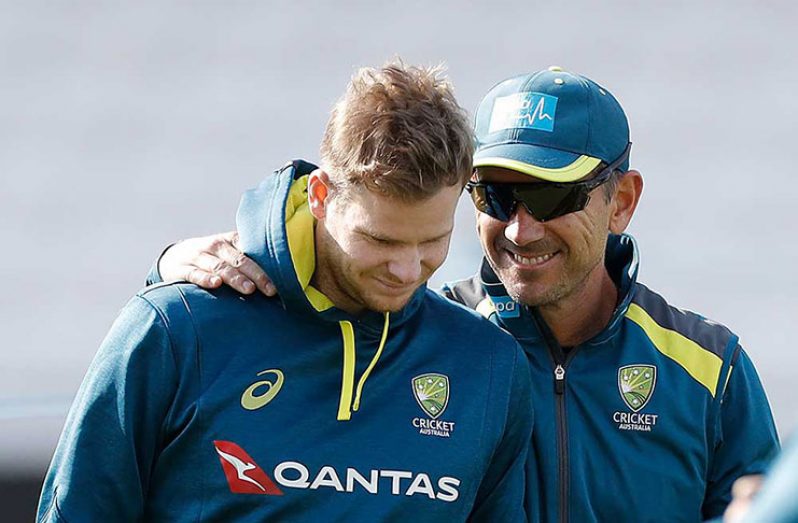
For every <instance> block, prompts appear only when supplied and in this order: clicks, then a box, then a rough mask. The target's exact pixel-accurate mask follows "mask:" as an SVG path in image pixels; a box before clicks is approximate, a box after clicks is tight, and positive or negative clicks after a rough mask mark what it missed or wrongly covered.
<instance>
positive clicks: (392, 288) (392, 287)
mask: <svg viewBox="0 0 798 523" xmlns="http://www.w3.org/2000/svg"><path fill="white" fill-rule="evenodd" d="M375 280H376V281H377V282H378V283H379V284H380V286H382V287H383V288H384V289H386V290H387V291H388V293H389V294H396V295H399V294H405V293H407V292H409V291H411V290H413V289H415V286H413V285H402V284H399V285H397V284H395V283H388V282H386V281H385V280H381V279H379V278H375Z"/></svg>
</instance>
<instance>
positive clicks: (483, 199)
mask: <svg viewBox="0 0 798 523" xmlns="http://www.w3.org/2000/svg"><path fill="white" fill-rule="evenodd" d="M469 192H470V193H471V200H472V201H473V202H474V206H475V207H476V208H477V210H478V211H480V212H484V213H485V214H487V215H488V216H491V217H493V218H496V219H497V220H501V221H503V222H506V221H508V220H509V219H510V216H511V215H512V213H513V208H514V207H515V201H514V199H513V194H512V189H511V188H510V187H504V186H498V185H474V186H472V187H471V188H470V189H469Z"/></svg>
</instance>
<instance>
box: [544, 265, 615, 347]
mask: <svg viewBox="0 0 798 523" xmlns="http://www.w3.org/2000/svg"><path fill="white" fill-rule="evenodd" d="M617 303H618V289H617V287H615V283H614V282H613V281H612V278H610V275H609V273H608V272H607V269H606V267H605V266H604V264H603V263H601V264H599V265H598V266H597V267H596V269H594V270H593V271H592V272H591V273H590V274H589V275H588V277H587V279H586V281H585V284H584V285H582V286H581V288H580V289H579V290H578V291H576V292H574V293H572V294H571V295H569V296H567V297H565V298H563V299H562V300H560V301H558V302H556V303H553V304H548V305H542V306H540V307H539V311H540V314H541V316H542V317H543V319H544V320H545V321H546V324H547V325H548V326H549V328H550V329H551V331H552V334H554V337H555V338H556V339H557V342H558V343H559V344H560V345H561V346H563V347H573V346H576V345H579V344H580V343H583V342H585V341H587V340H589V339H590V338H592V337H593V336H595V335H596V334H598V333H599V332H601V330H602V329H604V327H606V326H607V324H608V323H609V321H610V319H611V318H612V315H613V313H614V312H615V307H616V305H617Z"/></svg>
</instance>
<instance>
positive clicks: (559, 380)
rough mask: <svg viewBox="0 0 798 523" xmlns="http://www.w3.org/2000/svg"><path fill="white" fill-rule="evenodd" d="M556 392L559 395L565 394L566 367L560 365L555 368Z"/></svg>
mask: <svg viewBox="0 0 798 523" xmlns="http://www.w3.org/2000/svg"><path fill="white" fill-rule="evenodd" d="M554 392H556V393H557V394H562V393H563V392H565V367H563V366H562V365H560V364H559V363H558V364H557V366H556V367H554Z"/></svg>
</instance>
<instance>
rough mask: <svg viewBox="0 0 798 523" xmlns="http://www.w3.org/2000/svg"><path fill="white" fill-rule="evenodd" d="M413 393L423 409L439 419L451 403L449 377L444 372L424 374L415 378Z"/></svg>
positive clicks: (433, 417) (430, 415)
mask: <svg viewBox="0 0 798 523" xmlns="http://www.w3.org/2000/svg"><path fill="white" fill-rule="evenodd" d="M413 395H414V396H415V397H416V401H417V402H418V405H419V406H420V407H421V410H423V411H424V412H426V413H427V415H428V416H429V417H430V418H432V419H437V418H438V417H440V415H441V414H443V411H445V410H446V406H447V405H448V404H449V377H448V376H444V375H443V374H433V373H429V374H422V375H421V376H416V377H415V378H413Z"/></svg>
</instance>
